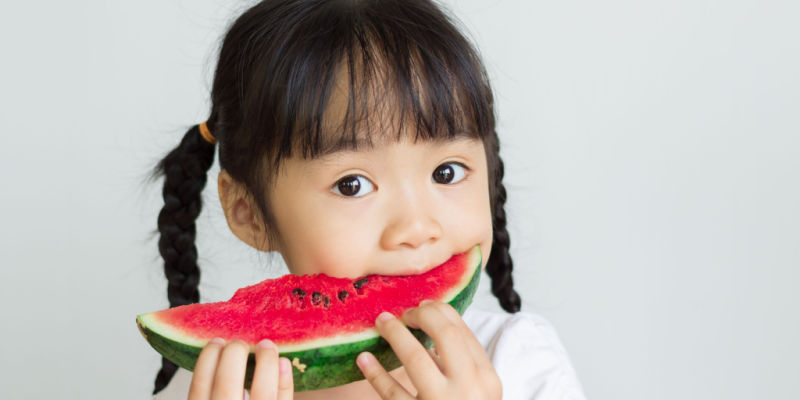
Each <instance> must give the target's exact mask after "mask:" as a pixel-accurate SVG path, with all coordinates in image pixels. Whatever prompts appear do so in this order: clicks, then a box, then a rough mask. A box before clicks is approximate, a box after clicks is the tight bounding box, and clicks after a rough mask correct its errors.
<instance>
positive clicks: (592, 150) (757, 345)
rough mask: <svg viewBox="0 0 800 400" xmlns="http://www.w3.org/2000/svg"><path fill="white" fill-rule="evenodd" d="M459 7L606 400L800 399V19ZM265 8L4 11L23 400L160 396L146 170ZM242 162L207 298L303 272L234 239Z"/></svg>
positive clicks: (513, 195) (525, 207) (525, 210)
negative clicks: (230, 47)
mask: <svg viewBox="0 0 800 400" xmlns="http://www.w3.org/2000/svg"><path fill="white" fill-rule="evenodd" d="M446 4H448V5H449V6H451V7H452V8H453V10H454V13H455V15H456V16H457V17H458V18H459V19H460V20H462V21H463V23H464V24H465V26H466V27H467V28H468V30H469V35H470V37H472V38H473V39H474V40H475V42H476V43H477V44H478V47H479V49H480V51H481V53H482V54H483V57H484V61H485V63H486V66H487V68H488V70H489V73H490V75H491V78H492V79H493V85H494V89H495V92H496V99H497V111H498V117H499V120H498V130H499V132H500V135H501V140H502V156H503V158H504V160H505V166H506V171H507V175H506V187H507V189H508V198H509V200H508V205H507V212H508V214H509V220H510V223H509V225H510V233H511V240H512V255H513V257H514V260H515V273H514V278H515V282H516V287H517V290H518V291H519V292H520V293H521V295H522V298H523V300H524V306H523V307H524V310H525V311H531V312H537V313H540V314H542V315H544V316H545V317H546V318H548V319H549V320H550V321H551V322H552V323H553V324H554V325H555V326H556V328H557V330H558V332H559V334H560V336H561V338H562V340H563V342H564V344H565V346H566V348H567V350H568V352H569V354H570V356H571V358H572V361H573V363H574V364H575V367H576V369H577V372H578V374H579V377H580V379H581V381H582V383H583V385H584V389H585V391H586V394H587V395H588V397H589V398H591V399H608V400H612V399H614V400H625V399H628V400H634V399H636V400H638V399H675V398H680V399H742V400H743V399H753V398H762V399H797V398H800V389H798V386H797V384H796V378H797V377H798V376H799V375H800V342H799V341H798V340H797V338H798V337H800V313H798V311H797V306H798V305H800V291H798V290H797V286H798V284H799V283H800V273H799V272H798V269H799V268H800V250H798V249H800V207H799V206H798V205H800V184H799V182H800V118H799V117H798V115H800V113H799V112H800V74H798V72H797V71H800V41H799V40H797V38H799V37H800V24H797V21H798V20H800V6H799V5H798V4H800V3H797V2H791V1H764V0H762V1H755V0H748V1H745V0H733V1H711V0H691V1H690V0H681V1H670V2H666V1H662V2H652V1H651V2H642V1H621V0H610V1H605V2H596V1H587V0H581V1H570V0H568V1H558V2H533V1H523V0H518V1H497V0H495V1H486V0H470V1H458V0H450V1H447V2H446ZM245 6H246V3H242V2H238V1H207V0H205V1H200V0H191V1H189V0H173V1H163V0H160V1H152V0H150V1H126V2H121V1H119V2H110V1H100V0H95V1H88V0H84V1H77V2H75V1H73V2H60V1H49V2H30V1H13V0H12V1H9V0H6V1H4V2H2V5H0V49H2V50H1V51H2V53H0V54H2V55H1V56H0V57H2V63H1V64H0V71H1V73H0V114H1V115H2V118H0V127H2V145H0V163H2V164H1V165H2V168H1V169H0V174H2V175H0V177H2V184H3V189H2V207H0V221H2V223H1V224H0V243H2V245H0V249H2V250H0V252H1V253H2V255H1V256H0V265H1V266H0V307H2V322H0V324H2V330H1V332H2V339H3V340H2V341H1V342H0V398H15V399H32V398H42V399H44V398H60V399H100V398H117V399H142V398H147V397H148V395H149V392H150V391H151V390H152V385H153V378H154V376H155V373H156V371H157V369H158V365H159V357H158V355H157V354H156V353H155V352H154V351H153V350H152V349H151V348H150V347H149V346H148V345H147V343H146V342H145V341H144V340H143V339H142V337H141V336H140V334H139V332H138V331H137V329H136V327H135V324H134V317H135V315H137V314H139V313H143V312H147V311H153V310H156V309H160V308H164V307H166V305H167V301H166V293H165V288H166V281H165V279H164V277H163V273H162V272H161V260H160V258H159V256H158V252H157V248H156V240H155V236H153V235H152V232H153V231H154V229H155V226H156V216H157V213H158V211H159V209H160V207H161V204H162V203H161V199H160V186H159V184H158V183H157V184H154V185H148V184H146V183H144V182H143V177H144V176H145V174H146V173H147V171H148V170H149V169H150V168H152V166H153V165H155V162H156V161H157V160H158V159H159V158H160V157H161V156H163V154H165V152H166V151H168V150H169V149H170V148H172V147H173V146H175V145H176V144H177V143H178V141H179V139H180V137H181V136H182V135H183V134H184V132H185V130H186V129H187V128H188V127H189V126H190V125H192V124H196V123H199V122H201V121H203V120H205V119H206V117H207V115H206V113H207V110H208V92H209V87H210V81H211V76H212V73H213V70H214V63H215V56H216V51H217V46H218V44H219V40H220V38H221V35H222V33H223V31H224V29H225V28H226V26H227V25H228V24H229V23H230V22H231V21H232V19H233V17H234V16H235V15H237V14H238V12H239V10H242V9H243V8H244V7H245ZM218 171H219V167H218V165H216V164H215V166H214V167H213V168H212V170H211V172H210V173H209V182H211V184H210V185H209V186H208V188H207V190H206V192H205V194H204V196H205V199H206V200H207V201H206V204H207V206H206V208H205V210H204V212H203V214H202V215H201V217H200V218H199V220H198V232H199V239H198V248H199V251H200V260H201V263H202V264H201V265H202V269H203V280H202V283H201V293H202V297H203V300H204V301H211V300H223V299H226V298H228V297H229V296H230V295H231V294H232V293H233V291H234V290H235V289H236V288H237V287H239V286H243V285H245V284H249V283H253V282H255V281H258V280H261V279H264V278H266V277H270V276H277V275H279V274H282V273H284V272H285V270H283V269H282V267H281V266H280V263H271V262H270V260H271V258H270V257H268V256H265V255H260V254H258V253H256V252H255V251H253V250H251V249H250V248H248V247H246V246H245V245H244V244H242V243H239V242H238V240H237V239H236V238H235V237H234V236H233V235H232V234H231V233H230V231H229V230H228V228H227V226H226V224H225V222H224V219H223V216H222V212H221V209H220V206H219V202H218V199H217V197H216V185H215V182H216V175H217V173H218ZM481 290H482V295H481V297H480V298H479V299H478V303H479V306H482V307H489V308H494V309H497V306H496V304H495V301H494V300H493V298H492V297H491V296H490V295H489V294H487V293H488V292H487V291H486V286H485V285H484V286H482V288H481Z"/></svg>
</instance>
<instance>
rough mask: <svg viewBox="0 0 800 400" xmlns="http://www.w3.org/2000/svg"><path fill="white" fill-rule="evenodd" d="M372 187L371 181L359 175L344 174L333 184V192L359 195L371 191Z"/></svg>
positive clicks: (349, 195) (343, 194) (353, 195)
mask: <svg viewBox="0 0 800 400" xmlns="http://www.w3.org/2000/svg"><path fill="white" fill-rule="evenodd" d="M362 189H363V190H362ZM372 189H373V186H372V182H370V181H369V179H367V178H365V177H363V176H361V175H350V176H346V177H344V178H342V179H340V180H339V181H338V182H336V185H334V186H333V191H334V192H336V193H338V194H340V195H342V196H347V197H361V196H363V195H365V194H367V193H369V192H371V191H372Z"/></svg>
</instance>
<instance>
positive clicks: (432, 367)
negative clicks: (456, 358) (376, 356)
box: [375, 312, 445, 393]
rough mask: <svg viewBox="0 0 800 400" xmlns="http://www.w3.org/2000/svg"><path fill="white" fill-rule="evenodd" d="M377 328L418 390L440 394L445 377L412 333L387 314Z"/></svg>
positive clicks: (382, 315)
mask: <svg viewBox="0 0 800 400" xmlns="http://www.w3.org/2000/svg"><path fill="white" fill-rule="evenodd" d="M375 328H376V329H377V330H378V333H380V334H381V336H383V338H384V339H386V341H387V342H389V345H390V346H391V347H392V350H394V353H395V354H396V355H397V358H398V359H400V362H402V363H403V366H405V367H406V372H407V373H408V376H409V377H410V378H411V382H413V383H414V386H416V388H417V390H419V391H420V392H428V393H435V392H438V388H439V387H441V385H443V384H444V383H445V379H444V376H443V375H442V373H441V370H440V369H439V367H438V366H437V365H436V363H435V362H434V361H433V360H432V359H431V357H430V355H429V354H428V351H427V350H426V349H425V347H423V346H422V343H420V342H419V341H418V340H417V338H415V337H414V335H412V334H411V331H409V330H408V328H406V326H405V325H403V323H402V322H401V321H400V320H399V319H397V318H395V317H394V315H392V314H390V313H387V312H385V313H381V315H379V316H378V319H377V321H376V324H375Z"/></svg>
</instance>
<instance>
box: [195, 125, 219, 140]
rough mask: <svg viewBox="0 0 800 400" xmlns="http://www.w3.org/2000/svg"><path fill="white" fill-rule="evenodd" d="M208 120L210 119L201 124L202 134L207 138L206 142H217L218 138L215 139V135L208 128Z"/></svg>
mask: <svg viewBox="0 0 800 400" xmlns="http://www.w3.org/2000/svg"><path fill="white" fill-rule="evenodd" d="M206 122H208V121H203V122H202V123H201V124H200V125H199V127H200V135H202V136H203V139H205V140H206V142H208V143H211V144H214V143H216V142H217V139H215V138H214V136H213V135H212V134H211V131H210V130H208V125H207V124H206Z"/></svg>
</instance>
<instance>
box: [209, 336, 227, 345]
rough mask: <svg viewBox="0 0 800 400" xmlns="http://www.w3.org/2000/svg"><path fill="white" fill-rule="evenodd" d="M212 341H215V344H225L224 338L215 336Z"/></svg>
mask: <svg viewBox="0 0 800 400" xmlns="http://www.w3.org/2000/svg"><path fill="white" fill-rule="evenodd" d="M211 343H214V344H225V341H224V340H222V338H218V337H215V338H213V339H211Z"/></svg>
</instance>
